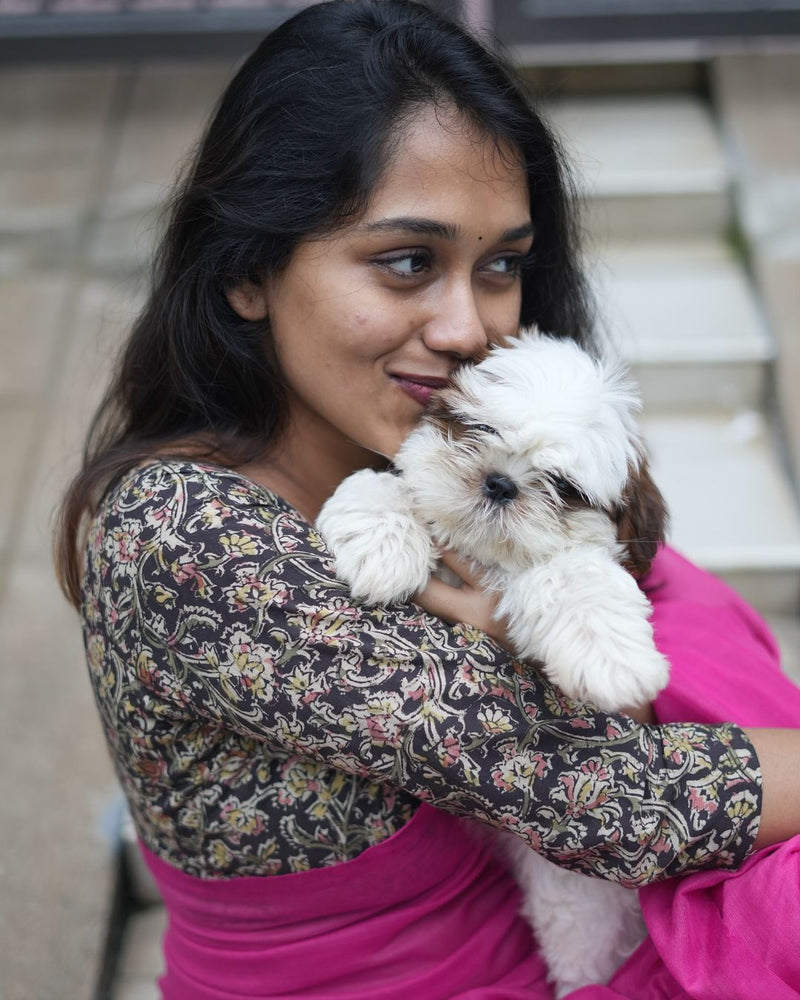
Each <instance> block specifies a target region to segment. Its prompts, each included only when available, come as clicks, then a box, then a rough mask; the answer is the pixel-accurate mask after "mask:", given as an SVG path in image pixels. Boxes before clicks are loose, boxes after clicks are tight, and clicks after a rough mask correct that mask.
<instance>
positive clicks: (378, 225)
mask: <svg viewBox="0 0 800 1000" xmlns="http://www.w3.org/2000/svg"><path fill="white" fill-rule="evenodd" d="M363 229H364V230H366V231H367V232H390V231H391V232H398V231H402V232H407V233H413V234H414V235H415V236H427V237H429V238H430V239H443V240H451V241H453V240H456V239H458V237H459V236H460V234H461V228H460V227H459V226H454V225H451V224H450V223H448V222H437V221H436V220H435V219H425V218H417V217H416V216H398V217H396V218H389V219H377V220H376V221H375V222H368V223H366V225H364V226H363ZM531 235H533V223H532V222H524V223H522V225H520V226H514V227H513V228H512V229H507V230H506V231H505V232H504V233H501V234H500V238H499V239H498V241H497V242H498V243H514V242H515V241H516V240H522V239H526V238H527V237H528V236H531Z"/></svg>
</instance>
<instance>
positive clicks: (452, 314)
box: [423, 284, 489, 358]
mask: <svg viewBox="0 0 800 1000" xmlns="http://www.w3.org/2000/svg"><path fill="white" fill-rule="evenodd" d="M423 340H424V342H425V346H426V347H428V348H429V349H430V350H432V351H442V352H447V353H450V354H455V355H456V356H457V357H459V358H472V357H474V356H475V355H476V354H479V353H480V352H481V351H483V349H484V348H485V347H486V345H487V344H488V342H489V337H488V334H487V331H486V327H485V326H484V323H483V320H482V319H481V315H480V313H479V311H478V303H477V302H476V300H475V293H474V291H473V289H472V287H471V285H467V286H464V285H460V284H459V285H458V286H457V287H455V288H451V289H449V290H447V292H446V293H445V294H442V295H441V296H439V297H438V298H437V300H436V302H435V303H434V308H433V312H432V315H431V316H429V318H428V321H427V322H426V324H425V328H424V331H423Z"/></svg>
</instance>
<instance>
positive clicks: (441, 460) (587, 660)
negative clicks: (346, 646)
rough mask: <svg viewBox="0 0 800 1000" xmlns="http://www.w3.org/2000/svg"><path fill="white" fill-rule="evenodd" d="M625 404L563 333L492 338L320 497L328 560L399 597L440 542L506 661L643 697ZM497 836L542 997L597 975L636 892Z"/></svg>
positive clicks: (630, 425)
mask: <svg viewBox="0 0 800 1000" xmlns="http://www.w3.org/2000/svg"><path fill="white" fill-rule="evenodd" d="M639 408H640V404H639V399H638V396H637V395H636V392H635V390H634V388H633V386H632V385H631V383H630V382H629V381H628V380H627V378H626V377H625V375H624V372H623V371H622V369H621V368H620V367H619V366H618V365H616V364H613V363H609V362H604V361H602V360H598V359H595V358H593V357H591V356H590V355H589V354H587V353H586V352H584V351H583V350H581V349H580V348H579V347H578V346H577V345H576V344H575V343H573V342H572V341H568V340H555V339H552V338H549V337H542V336H538V335H536V334H531V333H526V334H522V335H521V336H520V337H519V339H517V340H515V341H513V342H511V343H510V344H509V346H505V347H500V348H496V349H494V350H493V351H491V352H490V353H489V354H488V356H487V357H486V359H485V360H483V361H482V362H481V363H480V364H477V365H474V366H471V367H463V368H461V369H459V370H458V371H457V372H456V373H455V375H454V376H453V378H452V380H451V383H450V385H449V386H448V387H446V388H445V389H442V390H441V391H439V392H438V393H436V395H435V397H434V399H433V400H432V403H431V406H430V407H429V409H428V411H427V412H426V413H425V415H424V417H423V419H422V421H421V423H420V425H419V426H418V427H417V428H416V429H415V430H414V431H412V433H411V434H410V435H409V436H408V438H407V439H406V441H405V442H404V443H403V445H402V447H401V449H400V451H399V453H398V455H397V457H396V459H395V466H396V470H397V473H398V474H393V473H391V472H374V471H372V470H363V471H361V472H357V473H355V474H354V475H352V476H350V477H349V478H348V479H346V480H345V481H344V482H343V483H342V484H341V485H340V487H339V488H338V489H337V491H336V492H335V494H334V495H333V496H332V497H331V499H330V500H329V501H328V502H327V503H326V504H325V506H324V507H323V509H322V512H321V513H320V517H319V520H318V526H319V528H320V530H321V532H322V533H323V535H324V536H325V538H326V540H327V542H328V544H329V545H330V548H331V551H332V552H333V554H334V557H335V560H336V568H337V574H338V575H339V577H340V578H341V579H342V580H343V581H345V582H346V583H347V584H348V585H349V586H350V589H351V591H352V593H353V595H354V596H355V597H357V598H361V599H363V600H365V601H368V602H370V603H390V602H394V601H402V600H406V599H408V598H409V597H410V596H411V595H412V594H414V593H415V592H417V591H418V590H421V589H422V588H423V587H424V586H425V584H426V582H427V580H428V577H429V576H430V574H431V572H432V571H434V570H435V567H436V563H437V556H438V552H439V550H440V549H441V548H450V549H454V550H456V551H457V552H458V553H459V554H460V555H462V556H464V557H467V558H469V559H471V560H472V561H473V562H474V563H476V564H478V565H479V566H480V567H481V568H482V570H483V579H484V583H485V585H486V586H487V587H488V588H490V589H491V590H493V591H495V592H497V594H498V596H499V602H498V613H499V614H500V615H501V616H502V617H503V618H505V619H506V621H507V623H508V635H509V638H510V640H511V642H512V644H513V646H514V648H515V651H516V652H517V654H518V656H519V657H520V658H522V659H526V660H536V661H537V662H538V663H539V664H540V666H541V669H542V670H543V671H544V672H545V673H546V675H547V676H548V677H549V678H550V679H551V680H552V681H553V683H554V684H556V685H557V686H558V687H559V688H561V689H562V690H563V691H564V692H565V693H566V694H568V695H570V696H571V697H573V698H576V699H579V700H582V701H588V702H592V703H593V704H595V705H597V706H598V708H601V709H604V710H608V711H614V710H617V709H620V708H624V707H633V706H637V705H641V704H644V703H646V702H648V701H649V700H651V699H652V698H653V697H654V696H655V695H656V694H657V693H658V692H659V691H660V690H661V689H662V688H663V687H664V686H665V684H666V682H667V677H668V665H667V663H666V661H665V660H664V658H663V657H662V656H661V655H660V654H659V652H658V651H657V650H656V648H655V646H654V645H653V636H652V629H651V627H650V624H649V620H648V619H649V616H650V605H649V603H648V601H647V599H646V597H645V596H644V594H643V593H642V592H641V590H640V589H639V587H638V586H637V584H636V581H635V579H634V576H633V575H632V573H637V574H640V573H642V572H644V571H645V570H646V569H647V567H648V566H649V563H650V560H651V559H652V556H653V554H654V553H655V549H656V545H657V543H658V541H660V540H661V538H662V536H663V528H664V520H665V511H664V505H663V502H662V500H661V497H660V494H659V493H658V490H657V489H656V488H655V486H654V485H653V482H652V480H651V479H650V476H649V474H648V472H647V468H646V464H645V460H644V449H643V445H642V441H641V437H640V435H639V431H638V428H637V424H636V413H637V412H638V410H639ZM503 839H504V841H509V842H510V845H513V846H509V847H507V848H506V853H508V851H509V850H510V851H511V853H512V854H513V867H514V870H515V874H516V876H517V878H518V879H519V881H520V884H521V886H522V888H523V892H524V895H525V905H524V910H523V912H524V914H525V916H526V918H527V919H528V920H529V921H530V922H531V924H532V926H533V928H534V931H535V933H536V937H537V940H538V942H539V946H540V948H541V951H542V954H543V955H544V958H545V960H546V961H547V963H548V967H549V969H550V974H551V977H552V979H553V980H554V982H555V986H556V995H557V996H559V997H560V996H563V995H564V994H565V993H567V992H569V991H570V990H573V989H576V988H578V987H579V986H581V985H584V984H586V983H590V982H605V981H607V979H608V978H609V976H610V975H611V973H612V972H613V970H614V969H615V968H616V966H617V965H618V964H619V962H620V961H621V960H622V959H623V958H624V957H625V956H626V954H628V953H629V952H630V951H631V950H632V949H633V947H635V945H636V944H637V943H638V942H639V941H640V940H641V938H642V937H643V930H642V927H641V920H640V916H639V914H638V905H637V899H636V893H635V892H633V891H631V890H626V889H622V888H620V887H619V886H617V885H614V884H612V883H608V882H603V881H601V880H598V879H590V878H587V877H586V876H584V875H580V874H576V873H574V872H571V871H567V870H565V869H560V868H557V867H556V866H555V865H552V864H550V863H549V862H547V861H545V860H544V859H543V858H541V857H539V856H538V855H536V854H535V853H534V852H533V851H531V850H530V849H529V848H527V846H526V845H525V844H524V843H522V842H521V841H516V840H515V838H513V837H509V836H507V835H505V836H504V838H503Z"/></svg>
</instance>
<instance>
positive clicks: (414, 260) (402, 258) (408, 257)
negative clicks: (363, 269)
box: [377, 250, 431, 278]
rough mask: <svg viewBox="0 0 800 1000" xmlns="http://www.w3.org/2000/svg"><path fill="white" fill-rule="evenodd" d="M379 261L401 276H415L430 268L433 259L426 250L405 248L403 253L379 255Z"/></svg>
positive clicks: (382, 265)
mask: <svg viewBox="0 0 800 1000" xmlns="http://www.w3.org/2000/svg"><path fill="white" fill-rule="evenodd" d="M377 263H378V264H379V265H380V266H381V267H383V268H386V270H388V271H391V273H392V274H396V275H398V276H399V277H401V278H414V277H416V276H417V275H419V274H424V273H425V272H426V271H427V270H428V269H429V268H430V265H431V259H430V254H429V253H428V252H427V251H425V250H404V251H403V252H402V253H396V254H393V255H391V256H387V257H379V258H378V259H377Z"/></svg>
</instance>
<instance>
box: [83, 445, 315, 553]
mask: <svg viewBox="0 0 800 1000" xmlns="http://www.w3.org/2000/svg"><path fill="white" fill-rule="evenodd" d="M117 536H120V537H122V538H123V540H124V539H130V540H131V544H132V545H133V542H134V540H135V548H136V551H137V552H145V551H152V549H153V548H154V547H156V548H159V549H161V550H163V549H165V548H167V549H173V550H174V549H177V548H187V547H189V548H194V547H196V546H198V545H202V547H203V548H204V549H205V550H206V551H211V550H212V549H216V548H219V547H220V546H221V547H222V548H223V549H224V550H225V551H227V550H228V549H230V548H231V546H233V547H234V548H238V547H239V546H245V547H252V545H253V544H254V541H252V540H253V539H255V538H257V539H258V548H259V550H262V549H263V547H264V545H265V544H266V545H267V546H268V548H270V549H271V550H272V549H274V550H275V551H284V552H291V551H294V552H296V551H298V550H308V551H309V553H311V552H314V553H315V554H317V555H320V554H323V553H324V543H323V541H322V539H321V536H320V535H319V533H318V532H317V530H316V529H315V528H314V527H313V526H311V525H310V524H308V523H307V522H306V521H305V520H304V519H303V518H302V516H301V515H300V514H299V513H298V512H297V511H296V510H295V509H294V508H293V507H292V506H291V505H290V504H289V503H287V502H286V501H285V500H284V499H283V498H282V497H280V496H278V495H277V494H275V493H273V492H272V491H271V490H270V489H268V488H267V487H266V486H263V485H262V484H260V483H257V482H255V481H254V480H252V479H249V478H248V477H247V476H245V475H243V474H241V473H239V472H237V471H236V470H235V469H230V468H226V467H224V466H220V465H215V464H211V463H207V462H203V461H200V460H197V459H188V458H182V457H178V458H154V459H152V460H148V461H146V462H143V463H141V464H139V465H137V466H136V467H135V468H132V469H130V470H128V471H127V472H126V473H125V474H123V475H122V476H121V477H120V478H119V479H118V480H117V481H116V482H115V483H113V484H112V485H111V486H110V488H109V489H108V490H107V491H106V494H105V496H104V498H103V501H102V502H101V504H100V506H99V508H98V510H97V513H96V515H95V518H94V520H93V523H92V526H91V528H90V532H89V545H90V547H94V548H95V549H97V548H101V547H102V546H103V544H104V543H105V542H107V541H108V539H109V538H110V539H112V540H114V539H116V538H117Z"/></svg>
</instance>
